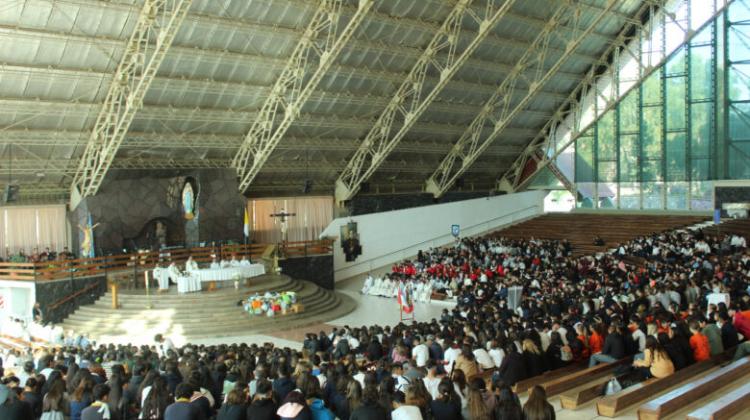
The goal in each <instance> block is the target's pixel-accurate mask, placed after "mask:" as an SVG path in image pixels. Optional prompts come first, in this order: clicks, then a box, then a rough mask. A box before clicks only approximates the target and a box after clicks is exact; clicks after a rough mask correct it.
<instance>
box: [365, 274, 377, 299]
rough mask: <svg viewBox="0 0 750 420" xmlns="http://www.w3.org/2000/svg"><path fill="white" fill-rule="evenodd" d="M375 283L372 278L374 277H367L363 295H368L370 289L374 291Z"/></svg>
mask: <svg viewBox="0 0 750 420" xmlns="http://www.w3.org/2000/svg"><path fill="white" fill-rule="evenodd" d="M374 281H375V280H374V279H373V278H372V276H371V275H369V274H368V275H367V277H366V278H365V284H364V285H363V286H362V294H363V295H366V294H368V293H369V292H370V289H372V283H373V282H374Z"/></svg>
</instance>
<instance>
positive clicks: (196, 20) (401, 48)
mask: <svg viewBox="0 0 750 420" xmlns="http://www.w3.org/2000/svg"><path fill="white" fill-rule="evenodd" d="M56 1H57V2H58V3H68V4H76V5H80V6H84V7H86V8H88V9H92V8H99V9H103V8H106V10H107V11H110V12H111V11H113V9H119V11H121V12H122V13H132V11H133V10H134V9H135V8H136V7H137V6H134V5H128V4H112V3H111V2H106V1H99V0H56ZM310 4H315V3H308V5H304V6H303V5H300V7H308V6H309V5H310ZM472 9H473V10H472V12H473V13H481V8H479V7H472ZM342 11H343V13H342V16H345V17H351V16H354V15H355V14H356V12H357V8H356V7H355V6H352V5H347V4H345V5H343V6H342ZM507 15H508V16H509V17H510V16H513V17H514V19H516V20H519V21H521V22H523V23H526V24H528V25H531V26H538V25H539V23H540V22H542V23H543V21H540V20H539V19H535V18H531V17H528V16H523V17H521V16H520V15H517V14H513V13H510V12H509V13H508V14H507ZM368 19H369V20H372V21H374V22H379V23H382V24H385V25H388V26H390V27H393V28H398V27H408V28H410V29H419V30H421V31H422V32H424V33H434V32H435V31H437V30H438V29H439V25H438V24H436V23H434V22H427V21H423V20H419V19H414V18H410V17H406V16H401V17H398V18H396V17H394V16H392V15H390V14H388V13H380V12H377V11H376V10H371V11H370V13H369V15H368ZM185 24H186V25H187V24H191V25H195V26H196V27H198V28H199V29H200V30H204V31H210V30H213V29H214V28H217V27H218V28H221V29H228V30H233V31H236V32H240V33H243V34H247V35H248V36H254V35H258V34H259V35H262V36H263V37H273V38H284V39H286V40H288V39H289V38H294V39H296V38H298V37H299V36H300V33H299V31H298V30H296V29H295V28H291V27H283V26H280V25H273V24H269V23H264V22H258V21H252V20H249V19H238V18H231V17H224V16H218V15H215V14H206V13H197V12H194V13H189V14H188V15H187V17H186V18H185ZM561 29H564V28H561ZM464 31H465V34H467V35H468V36H470V37H474V36H476V35H477V32H476V31H475V30H473V29H468V28H466V29H464ZM600 36H602V37H604V39H606V40H607V41H608V40H609V37H607V36H606V35H603V34H600ZM486 44H487V46H488V47H490V48H492V49H497V48H508V47H512V48H515V49H517V50H519V51H524V50H526V47H527V46H528V42H526V41H525V40H520V39H512V38H508V37H500V36H498V35H496V34H494V33H490V34H489V35H488V36H487V39H486ZM349 48H351V49H353V50H355V51H362V50H365V49H367V50H371V51H378V52H381V53H385V54H391V55H392V54H396V55H398V56H402V57H415V58H416V57H418V56H419V55H420V54H421V51H420V49H419V48H416V47H413V46H406V45H393V44H392V43H387V42H379V41H373V40H371V39H366V38H365V36H364V34H360V36H358V37H354V38H353V39H352V40H351V41H350V42H349ZM550 48H552V49H553V50H554V51H557V52H559V53H560V54H562V53H563V52H564V49H561V48H555V47H550ZM576 54H577V56H576V57H577V58H578V59H580V60H581V61H583V62H587V63H588V62H593V61H595V60H596V57H594V56H591V55H588V54H583V53H576ZM283 64H285V63H283ZM468 64H470V66H469V67H471V68H473V69H482V70H485V71H490V72H492V71H495V72H496V71H497V70H498V69H497V65H496V63H495V62H493V61H488V60H482V59H479V58H472V59H471V60H470V63H468ZM571 76H573V75H571ZM575 76H576V80H577V79H578V77H577V75H575Z"/></svg>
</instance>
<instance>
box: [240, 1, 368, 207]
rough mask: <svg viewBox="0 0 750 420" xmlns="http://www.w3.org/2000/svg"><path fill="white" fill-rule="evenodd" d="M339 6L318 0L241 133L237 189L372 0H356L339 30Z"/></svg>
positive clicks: (250, 177)
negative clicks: (251, 120)
mask: <svg viewBox="0 0 750 420" xmlns="http://www.w3.org/2000/svg"><path fill="white" fill-rule="evenodd" d="M341 6H342V1H341V0H324V1H322V2H321V3H320V6H319V7H318V9H317V10H316V12H315V14H314V15H313V18H312V21H311V22H310V24H309V25H308V26H307V29H306V30H305V34H304V35H303V36H302V39H301V40H300V42H299V43H298V44H297V47H296V48H295V49H294V52H292V56H291V57H290V58H289V62H288V64H287V66H286V68H285V69H284V71H282V73H281V75H280V76H279V78H278V79H277V81H276V84H275V85H274V88H273V90H272V93H271V96H270V97H269V98H268V99H267V100H266V102H265V103H264V104H263V108H262V109H261V111H260V115H259V117H258V118H257V119H256V120H255V122H254V123H253V126H252V128H250V131H249V132H248V133H247V136H246V137H245V141H244V142H243V144H242V146H241V147H240V150H239V151H238V152H237V155H236V156H235V158H234V160H233V162H232V166H233V167H234V168H235V169H237V175H238V177H239V179H240V182H239V189H240V192H244V191H245V190H247V188H248V187H249V186H250V183H251V182H252V181H253V178H255V176H256V175H257V174H258V172H260V169H261V168H262V167H263V164H264V163H265V162H266V160H267V159H268V157H269V156H270V155H271V153H272V152H273V150H274V148H276V145H277V144H278V143H279V141H281V138H282V137H283V136H284V134H285V133H286V131H287V129H289V126H291V125H292V123H293V122H294V120H295V119H297V117H299V115H300V113H301V110H302V106H303V105H304V104H305V102H306V101H307V100H308V99H309V98H310V95H312V93H313V91H314V90H315V88H316V87H317V85H318V83H319V82H320V80H321V79H322V78H323V76H324V75H325V74H326V72H327V71H328V69H329V68H330V66H331V64H332V63H333V61H334V60H335V59H336V58H337V57H338V55H339V53H340V52H341V50H342V49H343V48H344V45H346V43H347V42H349V39H351V37H352V35H354V32H355V31H356V30H357V28H358V27H359V25H360V24H361V23H362V22H363V21H364V19H365V16H366V15H367V12H369V11H370V9H371V8H372V0H359V7H358V9H357V12H356V13H355V14H354V16H352V18H351V19H350V20H349V22H348V23H347V24H346V27H344V28H343V29H342V30H341V31H340V32H339V31H338V26H339V18H340V17H341ZM321 36H322V37H324V39H325V42H323V43H318V42H317V39H318V38H319V37H321ZM316 57H317V59H316Z"/></svg>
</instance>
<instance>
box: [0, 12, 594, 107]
mask: <svg viewBox="0 0 750 420" xmlns="http://www.w3.org/2000/svg"><path fill="white" fill-rule="evenodd" d="M0 36H15V37H23V38H28V39H33V40H35V41H38V40H40V39H48V40H52V41H58V42H60V41H62V42H66V43H67V42H70V43H79V44H83V45H87V46H92V47H98V48H102V47H107V48H110V49H112V50H113V51H116V50H118V49H120V48H121V47H122V41H121V40H120V39H117V38H111V37H104V36H96V37H92V36H86V35H77V34H69V33H64V32H54V31H49V30H41V29H29V28H16V27H12V26H4V25H0ZM371 44H372V45H369V44H368V46H367V48H390V52H393V50H394V49H396V50H397V51H398V54H399V56H401V57H412V58H415V59H416V58H417V57H419V54H420V52H419V50H417V49H416V48H407V47H400V46H388V45H385V46H380V44H376V43H371ZM169 56H170V58H187V59H197V60H199V61H201V62H203V63H206V64H208V63H211V64H216V63H219V62H222V63H226V62H227V60H231V61H232V62H235V63H237V64H238V65H241V66H246V67H261V68H263V69H266V70H269V71H280V70H282V69H283V68H284V66H285V65H286V61H284V60H283V59H279V58H276V57H269V56H264V55H260V54H252V53H246V52H242V53H238V52H231V51H224V50H215V49H205V48H201V47H196V46H192V45H173V46H172V48H170V54H169ZM468 64H469V66H470V67H471V68H477V69H481V70H484V71H489V72H494V73H496V74H498V73H499V75H500V76H504V75H506V74H508V73H509V72H510V71H512V70H513V66H512V65H510V64H507V63H499V62H489V61H481V60H476V59H470V60H469V63H468ZM331 70H332V71H333V72H334V73H336V74H346V75H350V76H356V77H364V78H367V79H368V80H383V81H388V82H391V83H401V82H402V81H403V78H404V75H403V74H401V73H397V72H393V71H382V70H378V69H374V68H368V67H366V66H364V67H352V66H347V65H343V64H338V65H334V66H332V67H331ZM558 75H559V77H560V78H564V79H567V80H574V81H578V80H580V76H579V75H578V74H574V73H568V72H562V71H561V72H559V73H558ZM428 80H430V81H431V82H432V83H437V82H438V81H439V79H438V78H436V77H432V76H429V77H428ZM451 87H453V88H456V89H459V90H462V91H470V92H474V93H478V94H486V95H488V96H489V95H491V94H492V92H493V91H494V89H493V88H491V87H485V85H483V84H480V83H477V82H472V81H466V80H458V79H454V81H453V82H452V83H451ZM548 95H550V96H553V97H555V98H559V99H560V100H563V99H565V98H566V96H565V95H563V94H560V93H555V92H548Z"/></svg>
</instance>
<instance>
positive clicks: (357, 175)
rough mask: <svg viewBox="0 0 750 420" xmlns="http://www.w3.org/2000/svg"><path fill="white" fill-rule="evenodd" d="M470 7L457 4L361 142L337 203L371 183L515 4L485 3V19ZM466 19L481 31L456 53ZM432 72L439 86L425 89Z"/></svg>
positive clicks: (341, 181)
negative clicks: (371, 178)
mask: <svg viewBox="0 0 750 420" xmlns="http://www.w3.org/2000/svg"><path fill="white" fill-rule="evenodd" d="M470 3H471V0H459V1H458V2H457V3H456V4H455V5H454V7H453V10H452V11H451V12H450V13H449V14H448V17H447V18H446V19H445V21H444V22H443V25H442V26H441V27H440V29H439V30H438V31H437V33H435V35H434V36H433V38H432V40H431V41H430V43H429V44H428V45H427V47H426V48H425V50H424V52H423V54H422V56H421V57H420V58H419V59H418V60H417V62H416V63H415V64H414V66H413V67H412V69H411V71H410V72H409V75H408V76H407V77H406V78H405V79H404V82H403V83H402V84H401V86H400V87H399V88H398V89H397V90H396V93H395V94H394V95H393V98H392V99H391V101H390V103H389V104H388V105H387V106H386V108H385V110H384V111H383V113H382V114H380V117H379V118H378V120H377V121H376V122H375V124H374V125H373V126H372V128H371V129H370V131H369V132H368V133H367V135H366V136H365V139H364V140H363V141H362V145H361V147H360V148H359V149H358V150H357V151H356V152H355V153H354V156H353V157H352V158H351V160H350V161H349V163H348V164H347V166H346V168H345V169H344V171H343V172H342V174H341V175H340V176H339V178H338V180H336V201H337V202H338V203H342V202H344V201H346V200H349V199H351V198H352V197H353V196H354V194H356V193H357V192H358V191H359V188H360V186H361V185H362V182H364V181H366V180H367V179H369V178H370V176H372V174H374V173H375V171H377V170H378V168H379V167H380V165H382V164H383V162H385V160H386V159H387V158H388V155H390V154H391V152H392V151H393V150H394V149H395V148H396V146H398V144H399V142H400V141H401V139H403V138H404V136H406V133H408V132H409V130H410V129H411V128H412V126H413V125H414V124H415V123H416V121H417V120H418V119H419V118H420V117H421V116H422V114H423V113H424V112H425V111H426V110H427V108H428V107H429V106H430V104H431V103H432V102H433V101H434V100H435V98H437V95H438V94H439V93H440V92H441V91H442V90H443V88H444V87H445V86H446V85H447V84H448V82H449V81H450V80H451V78H452V77H453V76H454V75H455V74H456V72H457V71H458V69H459V68H461V66H463V65H464V63H465V62H466V60H468V58H469V57H470V56H471V54H473V53H474V51H475V50H476V49H477V47H478V46H479V44H480V43H481V42H482V40H484V38H485V37H486V36H487V34H489V33H490V32H491V31H492V29H493V28H494V26H495V24H497V22H499V21H500V19H502V17H503V16H504V15H505V14H506V13H507V12H508V11H509V10H510V9H511V7H512V6H513V4H514V3H515V0H507V1H505V2H503V4H502V5H501V6H499V7H498V6H497V5H496V3H497V2H496V1H495V0H486V3H485V8H484V14H483V15H481V16H478V15H476V14H474V13H472V10H471V9H470V7H469V5H470ZM464 18H466V19H468V20H473V21H474V23H476V24H478V25H479V31H478V32H477V33H476V35H475V36H473V37H472V38H471V40H470V41H469V42H468V44H464V45H466V47H465V48H464V49H463V51H460V52H459V48H460V46H459V42H460V41H461V32H462V27H463V21H464ZM441 51H444V52H445V53H446V54H445V55H444V57H445V60H443V59H441V58H439V57H438V53H439V52H441ZM430 72H435V73H437V74H439V75H440V81H439V82H438V83H437V84H436V85H434V86H430V87H428V86H426V85H425V76H426V75H427V74H428V73H430Z"/></svg>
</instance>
